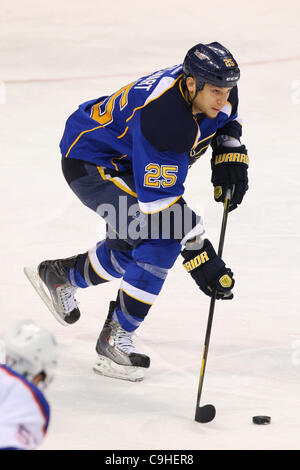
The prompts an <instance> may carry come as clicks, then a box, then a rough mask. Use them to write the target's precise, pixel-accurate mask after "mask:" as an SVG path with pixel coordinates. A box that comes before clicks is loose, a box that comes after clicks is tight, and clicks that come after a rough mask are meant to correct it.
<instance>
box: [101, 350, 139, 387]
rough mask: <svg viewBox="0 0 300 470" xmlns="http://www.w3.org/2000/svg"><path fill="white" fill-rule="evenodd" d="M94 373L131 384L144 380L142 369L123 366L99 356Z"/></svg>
mask: <svg viewBox="0 0 300 470" xmlns="http://www.w3.org/2000/svg"><path fill="white" fill-rule="evenodd" d="M93 371H94V372H95V373H96V374H100V375H105V376H106V377H111V378H114V379H122V380H129V381H130V382H141V381H142V380H143V378H144V371H143V368H142V367H136V366H122V365H120V364H116V363H115V362H113V361H112V360H111V359H109V358H108V357H105V356H101V355H100V354H98V357H97V359H96V361H95V364H94V367H93Z"/></svg>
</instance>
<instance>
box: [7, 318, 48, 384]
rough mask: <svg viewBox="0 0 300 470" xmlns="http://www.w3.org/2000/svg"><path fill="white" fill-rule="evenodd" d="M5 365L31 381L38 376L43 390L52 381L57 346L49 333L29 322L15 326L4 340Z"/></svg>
mask: <svg viewBox="0 0 300 470" xmlns="http://www.w3.org/2000/svg"><path fill="white" fill-rule="evenodd" d="M4 342H5V348H6V365H7V366H8V367H11V368H12V369H13V370H14V371H15V372H17V373H19V374H21V375H23V376H24V377H26V378H27V379H28V380H29V381H32V380H33V379H34V377H35V376H36V375H38V374H42V375H43V377H44V380H42V381H40V382H39V384H38V385H39V387H41V388H42V389H43V388H45V387H46V386H47V385H48V384H49V383H50V382H51V381H52V379H53V376H54V369H55V367H56V365H57V345H56V341H55V338H54V336H53V335H52V334H51V333H49V331H47V330H44V329H43V328H40V327H39V326H37V325H35V324H34V323H32V322H31V321H23V322H21V323H19V324H18V325H16V326H15V327H14V328H12V330H11V331H10V332H9V333H8V334H7V335H6V337H5V338H4Z"/></svg>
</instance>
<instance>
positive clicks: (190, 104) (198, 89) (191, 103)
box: [184, 81, 204, 110]
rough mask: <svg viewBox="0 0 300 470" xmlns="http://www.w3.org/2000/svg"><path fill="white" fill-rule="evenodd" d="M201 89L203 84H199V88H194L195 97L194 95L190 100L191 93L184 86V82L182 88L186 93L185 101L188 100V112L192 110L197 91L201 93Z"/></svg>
mask: <svg viewBox="0 0 300 470" xmlns="http://www.w3.org/2000/svg"><path fill="white" fill-rule="evenodd" d="M203 87H204V83H203V84H201V86H200V87H196V92H195V95H194V97H193V98H192V97H191V93H190V91H189V89H188V87H187V86H186V82H185V81H184V88H185V90H186V92H187V100H188V103H189V108H190V110H192V107H193V102H194V101H195V98H196V97H197V95H198V93H199V91H201V90H202V89H203Z"/></svg>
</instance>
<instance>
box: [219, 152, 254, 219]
mask: <svg viewBox="0 0 300 470" xmlns="http://www.w3.org/2000/svg"><path fill="white" fill-rule="evenodd" d="M248 163H249V159H248V155H247V149H246V147H245V145H241V146H240V147H225V146H223V145H220V146H219V147H217V149H215V150H214V151H213V156H212V160H211V167H212V177H211V182H212V183H213V185H214V188H215V190H214V198H215V201H217V202H224V200H225V194H226V190H227V189H229V188H230V189H231V190H232V197H231V201H230V205H229V211H232V210H233V209H236V208H237V206H238V204H241V202H242V200H243V197H244V195H245V193H246V191H247V189H248Z"/></svg>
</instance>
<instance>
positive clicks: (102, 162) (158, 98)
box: [60, 65, 241, 213]
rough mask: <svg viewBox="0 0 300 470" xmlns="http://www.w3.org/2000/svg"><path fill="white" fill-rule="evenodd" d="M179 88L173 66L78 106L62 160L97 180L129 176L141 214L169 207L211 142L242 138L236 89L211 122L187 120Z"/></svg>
mask: <svg viewBox="0 0 300 470" xmlns="http://www.w3.org/2000/svg"><path fill="white" fill-rule="evenodd" d="M182 82H183V73H182V65H175V66H172V67H169V68H166V69H163V70H159V71H157V72H154V73H152V74H151V75H147V76H144V77H142V78H139V79H138V80H136V81H135V82H133V83H130V84H129V85H126V86H124V87H122V88H121V89H120V90H118V91H116V92H115V93H114V94H112V95H110V96H102V97H100V98H97V99H95V100H92V101H88V102H85V103H83V104H81V105H80V106H79V108H78V110H77V111H75V112H74V113H73V114H72V115H71V116H70V117H69V119H68V120H67V123H66V128H65V132H64V135H63V137H62V140H61V143H60V148H61V152H62V155H63V156H64V157H65V158H74V159H80V160H84V161H87V162H90V163H93V164H96V165H97V166H98V167H99V172H100V174H101V175H102V176H103V175H104V170H105V169H110V170H112V171H113V172H116V173H118V172H120V173H122V172H124V171H132V172H133V174H134V180H135V185H136V195H137V199H138V202H139V206H140V209H141V210H142V212H144V213H153V212H157V211H161V210H163V209H165V208H167V207H169V206H170V205H172V204H174V203H175V202H176V201H177V200H178V199H180V197H181V196H182V195H183V193H184V181H185V179H186V176H187V172H188V169H189V167H190V166H191V165H192V164H193V163H194V162H195V161H196V160H197V159H198V158H199V157H200V156H201V155H202V154H203V153H204V152H205V151H206V149H207V148H208V147H209V145H210V144H211V142H212V140H213V138H214V137H215V136H216V135H217V134H218V133H224V134H227V135H231V136H233V137H236V138H240V136H241V125H240V123H239V120H238V113H237V108H238V91H237V87H234V88H233V89H232V91H231V93H230V95H229V98H228V101H227V103H226V105H225V106H224V107H223V108H222V109H221V111H220V112H219V113H218V115H217V117H216V118H214V119H211V118H208V117H206V116H205V115H203V114H199V115H198V116H193V115H192V113H191V110H190V108H189V106H188V104H187V103H186V101H185V99H184V93H183V87H182Z"/></svg>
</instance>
